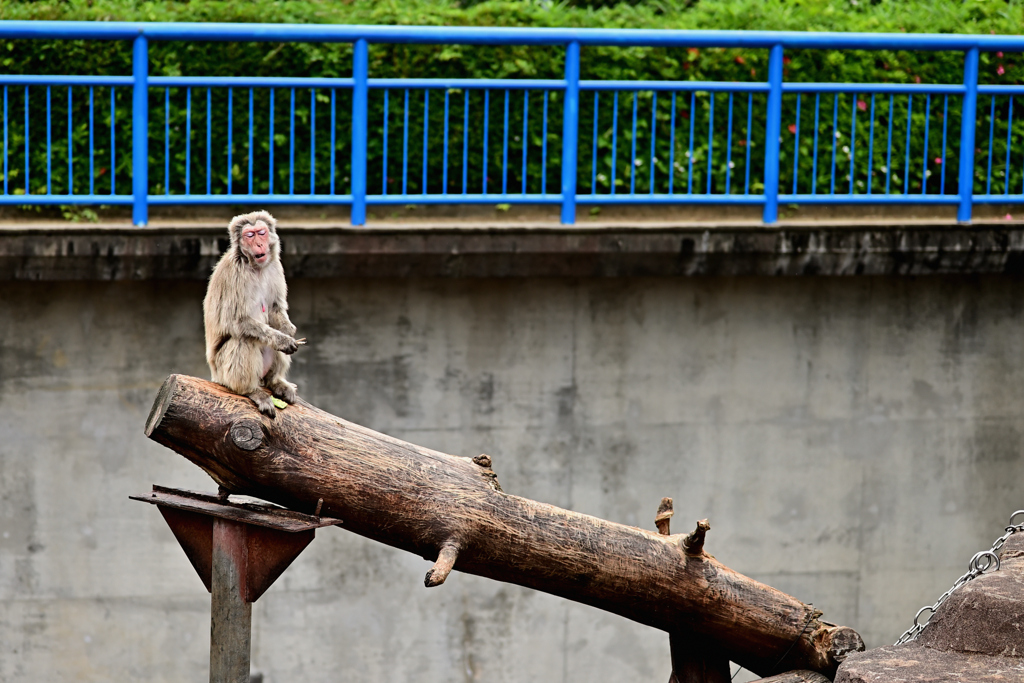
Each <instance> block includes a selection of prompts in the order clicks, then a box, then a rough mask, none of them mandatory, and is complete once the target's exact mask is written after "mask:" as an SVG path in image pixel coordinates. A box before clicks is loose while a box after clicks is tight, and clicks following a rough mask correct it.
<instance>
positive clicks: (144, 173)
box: [111, 34, 149, 226]
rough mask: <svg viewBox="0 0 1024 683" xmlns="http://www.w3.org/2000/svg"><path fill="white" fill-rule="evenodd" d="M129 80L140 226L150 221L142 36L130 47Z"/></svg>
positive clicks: (136, 211)
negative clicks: (132, 83) (130, 77)
mask: <svg viewBox="0 0 1024 683" xmlns="http://www.w3.org/2000/svg"><path fill="white" fill-rule="evenodd" d="M132 79H133V81H134V85H133V89H132V195H133V199H132V223H134V224H135V225H139V226H143V225H146V223H148V222H149V205H148V202H149V43H148V39H147V38H146V36H144V35H141V34H140V35H138V36H136V38H135V40H134V42H133V44H132ZM111 184H113V176H111Z"/></svg>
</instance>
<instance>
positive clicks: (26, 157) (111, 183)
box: [25, 85, 114, 195]
mask: <svg viewBox="0 0 1024 683" xmlns="http://www.w3.org/2000/svg"><path fill="white" fill-rule="evenodd" d="M110 93H111V94H110V126H111V128H110V130H111V134H110V141H111V142H110V156H111V158H113V156H114V142H113V141H114V134H113V130H114V128H113V126H114V94H113V93H114V89H113V88H111V89H110ZM28 138H29V127H28V86H27V85H26V86H25V194H26V195H27V194H30V192H29V182H28V174H29V164H28V160H29V153H28ZM111 167H113V165H111ZM110 177H111V181H110V187H111V190H110V194H114V190H113V187H114V181H113V177H114V176H113V174H111V176H110Z"/></svg>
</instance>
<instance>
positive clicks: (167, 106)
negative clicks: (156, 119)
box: [164, 88, 171, 195]
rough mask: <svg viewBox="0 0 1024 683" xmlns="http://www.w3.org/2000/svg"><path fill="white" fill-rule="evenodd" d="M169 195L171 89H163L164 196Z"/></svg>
mask: <svg viewBox="0 0 1024 683" xmlns="http://www.w3.org/2000/svg"><path fill="white" fill-rule="evenodd" d="M170 193H171V89H170V88H164V194H165V195H166V194H170Z"/></svg>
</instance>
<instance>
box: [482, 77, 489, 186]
mask: <svg viewBox="0 0 1024 683" xmlns="http://www.w3.org/2000/svg"><path fill="white" fill-rule="evenodd" d="M490 120H491V91H490V89H487V90H484V140H483V142H484V149H483V152H484V168H483V178H482V188H483V192H482V193H483V194H487V180H488V178H487V128H488V125H489V124H490Z"/></svg>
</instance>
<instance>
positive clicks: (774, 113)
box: [763, 45, 782, 223]
mask: <svg viewBox="0 0 1024 683" xmlns="http://www.w3.org/2000/svg"><path fill="white" fill-rule="evenodd" d="M781 131H782V46H781V45H772V49H771V51H770V52H769V53H768V121H767V122H766V126H765V139H764V214H763V220H764V222H765V223H774V222H775V221H777V220H778V218H779V135H780V133H781Z"/></svg>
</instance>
